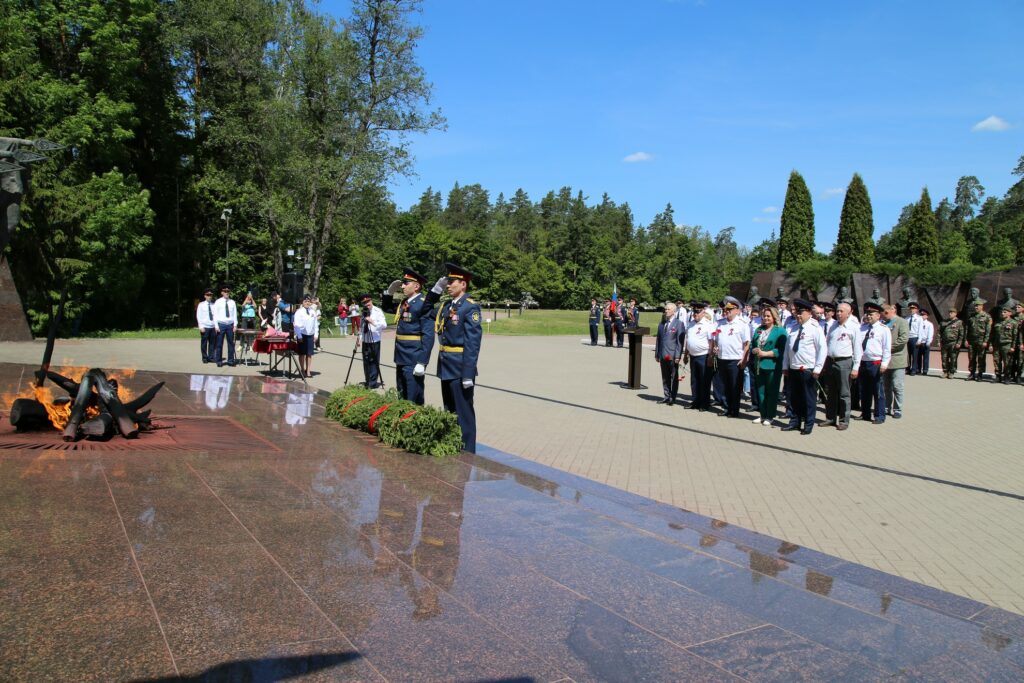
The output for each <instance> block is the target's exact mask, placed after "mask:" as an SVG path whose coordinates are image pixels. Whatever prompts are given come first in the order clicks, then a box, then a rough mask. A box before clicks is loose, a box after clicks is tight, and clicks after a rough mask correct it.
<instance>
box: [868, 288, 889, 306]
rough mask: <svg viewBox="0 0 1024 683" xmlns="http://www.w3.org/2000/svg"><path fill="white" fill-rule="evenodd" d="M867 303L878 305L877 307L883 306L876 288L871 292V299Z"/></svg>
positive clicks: (880, 292) (879, 291)
mask: <svg viewBox="0 0 1024 683" xmlns="http://www.w3.org/2000/svg"><path fill="white" fill-rule="evenodd" d="M868 302H871V303H873V304H878V305H879V306H884V305H885V299H883V298H882V291H881V290H880V289H878V287H875V288H874V289H872V290H871V298H870V299H868ZM865 303H867V302H865Z"/></svg>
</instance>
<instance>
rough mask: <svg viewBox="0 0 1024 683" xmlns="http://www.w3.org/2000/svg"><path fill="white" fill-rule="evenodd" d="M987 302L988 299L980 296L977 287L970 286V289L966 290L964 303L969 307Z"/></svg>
mask: <svg viewBox="0 0 1024 683" xmlns="http://www.w3.org/2000/svg"><path fill="white" fill-rule="evenodd" d="M979 303H980V304H987V303H988V301H986V300H985V299H982V298H981V290H980V289H978V288H977V287H971V289H970V291H968V292H967V301H965V302H964V305H965V306H967V308H969V309H973V307H974V305H975V304H979Z"/></svg>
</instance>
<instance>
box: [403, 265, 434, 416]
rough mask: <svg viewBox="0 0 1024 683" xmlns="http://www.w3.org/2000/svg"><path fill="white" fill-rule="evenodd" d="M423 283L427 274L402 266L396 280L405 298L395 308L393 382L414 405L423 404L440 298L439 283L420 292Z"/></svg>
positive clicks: (425, 282)
mask: <svg viewBox="0 0 1024 683" xmlns="http://www.w3.org/2000/svg"><path fill="white" fill-rule="evenodd" d="M426 284H427V278H425V277H423V276H422V275H420V274H419V273H417V272H416V271H415V270H413V269H412V268H406V269H405V271H403V275H402V280H401V282H400V283H399V286H401V288H402V294H404V295H405V299H403V300H402V303H401V304H399V305H398V310H397V311H395V323H396V324H397V326H398V327H397V328H396V330H395V371H396V380H397V381H396V383H395V386H397V387H398V395H399V396H401V397H402V398H404V399H406V400H408V401H412V402H413V403H416V404H418V405H423V380H424V376H425V375H426V373H427V363H429V362H430V352H431V351H432V350H433V348H434V304H435V303H437V300H438V299H439V298H441V288H440V287H435V289H437V292H436V293H435V292H434V291H433V290H431V291H430V292H428V293H427V294H426V295H425V296H424V294H423V287H424V286H425V285H426ZM391 286H392V288H393V287H395V283H394V282H393V283H391Z"/></svg>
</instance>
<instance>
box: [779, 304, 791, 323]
mask: <svg viewBox="0 0 1024 683" xmlns="http://www.w3.org/2000/svg"><path fill="white" fill-rule="evenodd" d="M779 317H780V318H782V323H783V324H786V323H787V322H789V320H790V318H792V317H793V314H792V313H791V312H790V310H789V309H788V308H780V309H779Z"/></svg>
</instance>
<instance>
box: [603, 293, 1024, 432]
mask: <svg viewBox="0 0 1024 683" xmlns="http://www.w3.org/2000/svg"><path fill="white" fill-rule="evenodd" d="M901 303H902V306H897V305H894V304H887V303H885V302H884V301H881V300H880V299H872V300H869V301H868V302H866V303H865V304H864V306H863V307H862V310H861V317H860V318H858V317H857V315H856V311H855V310H854V308H853V305H852V304H853V302H852V300H849V299H844V300H841V301H836V302H819V301H808V300H805V299H794V300H792V301H790V300H788V299H787V298H786V297H778V298H775V299H771V298H760V299H758V300H757V301H751V302H748V303H746V304H744V303H742V302H740V301H739V300H738V299H736V298H735V297H731V296H730V297H726V298H725V299H724V300H723V301H722V302H721V305H720V307H718V308H715V309H712V308H711V306H710V305H709V304H708V302H706V301H691V302H689V306H686V305H684V303H683V302H682V301H678V302H675V303H668V304H666V306H665V310H664V315H663V319H662V321H661V323H660V324H659V326H658V331H657V336H656V340H655V358H656V359H657V361H658V363H659V364H660V365H661V374H662V384H663V392H664V398H663V399H662V401H661V402H662V403H664V404H669V405H670V404H673V403H675V402H676V400H677V398H678V395H679V380H680V379H681V378H682V377H684V376H685V375H686V372H687V369H688V371H689V378H690V402H689V404H688V405H687V406H686V407H687V408H689V409H693V410H699V411H706V410H711V409H712V408H713V406H714V405H716V404H717V405H718V406H720V408H721V413H720V414H721V415H722V416H727V417H740V409H741V403H740V401H741V399H742V398H748V399H749V410H750V412H751V413H752V414H753V416H752V420H753V422H754V423H756V424H760V425H764V426H773V425H779V426H781V428H782V431H799V432H800V433H801V434H804V435H809V434H811V433H812V431H813V429H814V427H815V426H816V425H817V424H818V421H817V418H816V413H817V409H818V404H819V403H823V404H824V410H825V421H824V423H823V424H824V425H826V426H830V427H835V428H836V429H839V430H845V429H848V428H849V426H850V424H851V422H852V421H853V420H854V419H855V417H858V418H860V419H862V420H864V421H868V422H871V423H872V424H883V423H884V422H885V421H886V419H887V418H893V419H900V418H902V417H903V415H904V412H905V410H906V383H905V382H904V378H905V377H906V376H914V375H928V374H929V370H930V367H929V365H930V362H929V361H930V355H931V348H932V344H933V342H934V341H935V339H936V335H938V340H939V345H940V351H941V356H942V373H941V376H942V377H944V378H946V379H951V378H952V377H953V376H954V375H955V373H956V371H957V369H956V364H957V355H958V353H959V352H960V351H961V350H962V349H967V350H968V351H969V354H970V355H969V358H970V374H969V376H968V379H969V380H975V381H981V380H982V378H983V377H984V376H985V364H986V355H987V353H988V352H989V351H990V350H991V352H992V356H993V361H994V363H995V364H996V368H995V370H996V372H995V379H996V381H998V382H1002V383H1004V384H1005V383H1010V382H1015V383H1019V382H1020V380H1021V372H1022V370H1024V363H1022V358H1024V304H1022V303H1021V302H1018V301H1016V300H1014V299H1013V298H1012V296H1011V295H1009V294H1008V295H1007V299H1006V301H1005V302H1004V303H1003V304H1002V305H1001V306H1000V307H999V308H998V311H999V315H1000V317H1001V320H1000V321H998V322H996V323H993V322H992V320H991V317H990V316H989V315H988V313H986V312H985V310H984V308H985V304H986V303H987V302H986V301H985V300H983V299H979V298H977V297H976V296H975V298H974V300H972V301H971V302H970V305H971V308H973V309H974V313H973V314H972V315H971V316H970V317H969V319H968V320H967V321H966V322H965V321H961V320H960V319H959V316H958V312H957V311H956V310H955V309H953V308H951V309H950V310H949V311H948V315H947V317H946V319H945V320H943V321H942V323H941V325H940V327H939V329H938V330H936V328H935V325H934V323H933V322H932V321H931V319H930V318H931V316H930V315H929V312H928V311H927V310H923V309H921V308H920V306H919V305H918V303H917V302H916V301H904V302H901ZM901 309H902V310H901ZM627 310H628V309H627ZM600 313H601V307H600V306H598V305H597V302H596V301H592V302H591V312H590V315H591V321H590V322H591V343H592V344H596V338H595V337H596V334H595V324H594V323H595V320H594V319H595V315H596V314H600ZM634 319H635V318H634ZM613 324H614V323H613ZM780 404H782V407H783V415H782V420H781V422H780V421H777V420H778V418H779V414H778V413H779V408H780ZM854 411H857V412H858V413H859V414H858V415H856V416H855V415H854Z"/></svg>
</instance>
